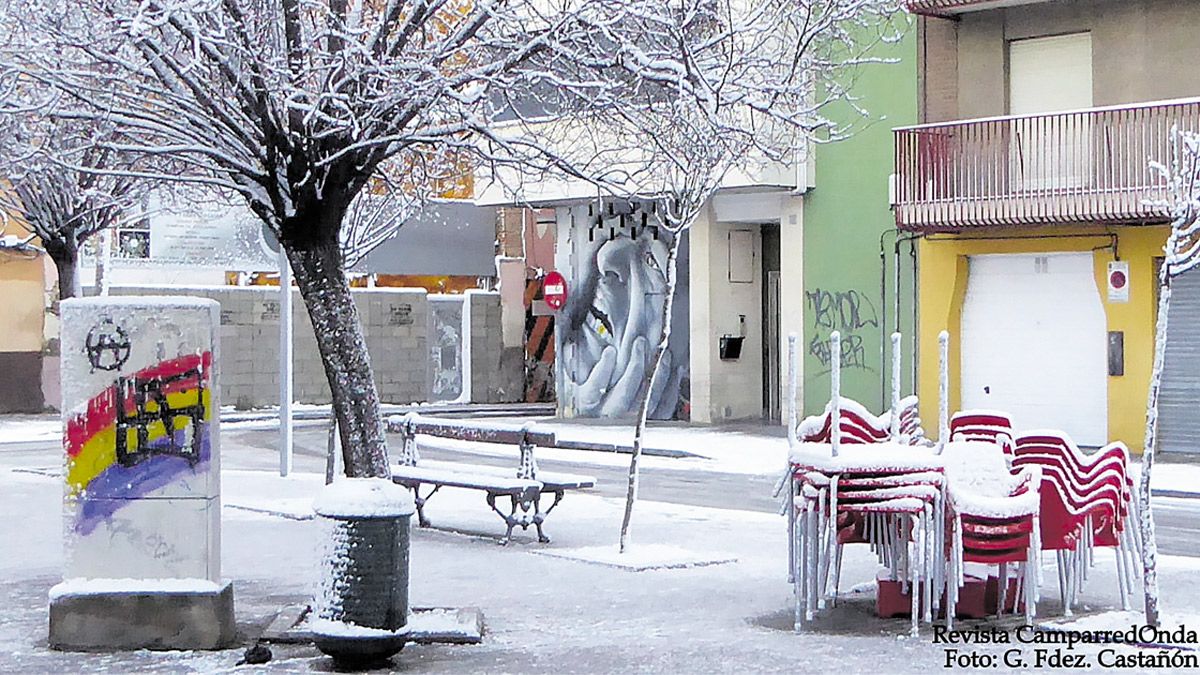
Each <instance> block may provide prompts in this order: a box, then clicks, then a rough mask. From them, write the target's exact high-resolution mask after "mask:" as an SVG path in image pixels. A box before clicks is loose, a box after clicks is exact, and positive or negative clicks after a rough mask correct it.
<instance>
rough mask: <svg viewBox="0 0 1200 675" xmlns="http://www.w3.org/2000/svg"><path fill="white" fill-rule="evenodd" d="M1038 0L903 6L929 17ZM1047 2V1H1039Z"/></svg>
mask: <svg viewBox="0 0 1200 675" xmlns="http://www.w3.org/2000/svg"><path fill="white" fill-rule="evenodd" d="M1037 1H1038V0H907V1H906V2H905V5H906V6H907V7H908V11H910V12H912V13H913V14H926V15H929V16H951V15H954V14H961V13H963V12H970V11H974V10H983V9H993V8H996V7H1008V6H1011V5H1028V4H1031V3H1033V2H1037ZM1041 1H1042V2H1048V1H1049V0H1041Z"/></svg>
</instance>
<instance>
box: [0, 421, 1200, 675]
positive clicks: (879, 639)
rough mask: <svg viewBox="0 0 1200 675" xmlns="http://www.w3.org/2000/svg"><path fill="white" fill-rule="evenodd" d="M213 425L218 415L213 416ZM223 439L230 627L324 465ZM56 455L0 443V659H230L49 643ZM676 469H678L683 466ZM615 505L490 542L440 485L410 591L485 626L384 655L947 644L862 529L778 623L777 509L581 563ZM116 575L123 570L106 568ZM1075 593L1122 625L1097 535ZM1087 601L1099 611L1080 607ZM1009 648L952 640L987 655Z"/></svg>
mask: <svg viewBox="0 0 1200 675" xmlns="http://www.w3.org/2000/svg"><path fill="white" fill-rule="evenodd" d="M18 422H19V423H14V422H13V421H12V420H11V419H8V418H6V419H5V420H4V421H3V422H0V450H3V447H4V446H3V441H7V440H10V437H9V436H6V435H5V433H6V432H8V431H14V432H15V431H16V430H18V429H24V430H25V431H26V432H28V435H29V436H37V435H38V434H39V433H40V434H42V436H43V438H44V437H49V438H50V439H51V440H53V439H56V438H57V434H58V432H57V427H56V426H55V425H51V424H49V423H48V422H47V421H46V420H45V419H43V420H40V421H39V420H37V419H31V418H26V419H22V420H19V421H18ZM38 424H41V425H42V426H41V427H38V426H37V425H38ZM546 424H548V425H553V427H554V429H555V431H556V432H557V433H559V435H560V437H563V438H578V439H587V440H592V441H601V442H616V443H623V442H627V439H628V437H629V434H630V432H629V430H628V429H627V428H624V427H599V428H597V427H592V426H587V427H585V426H582V425H580V424H578V423H559V422H548V423H546ZM39 428H40V431H38V429H39ZM223 430H224V431H229V429H228V428H224V425H223ZM231 437H237V435H236V434H235V435H232V436H231ZM33 440H37V438H34V439H33ZM438 444H441V445H442V446H443V447H450V446H453V447H454V448H455V449H458V450H460V451H465V452H468V453H476V454H487V455H499V456H504V457H509V458H511V459H512V464H511V465H512V466H513V467H515V466H516V457H517V449H516V448H509V447H505V446H495V445H488V444H474V443H459V442H454V441H445V440H441V439H424V438H423V439H422V445H423V446H426V447H433V446H435V445H438ZM649 445H650V446H651V447H658V448H666V449H678V450H684V451H687V452H689V453H692V454H695V455H698V456H699V457H696V458H683V459H669V458H661V457H648V458H646V460H647V466H659V467H664V468H671V469H676V470H688V471H693V472H714V473H713V475H714V476H717V477H718V479H717V480H719V476H720V475H722V474H729V473H734V474H762V475H774V474H776V473H777V472H778V471H779V470H780V468H781V467H782V463H783V458H784V447H785V443H784V441H783V439H781V438H777V437H773V436H770V435H768V434H766V433H753V432H751V431H722V430H717V429H705V428H677V427H656V428H652V429H651V431H650V436H649ZM18 447H19V446H18ZM226 451H227V454H228V456H229V458H230V461H229V462H227V468H225V469H224V470H223V471H222V485H223V495H222V501H223V505H224V519H223V520H224V528H225V529H224V536H223V548H222V550H223V556H222V558H223V565H224V575H225V577H226V578H228V579H231V580H232V581H233V582H234V584H235V596H236V598H237V611H238V620H239V624H240V627H241V630H242V633H243V634H244V635H254V634H256V633H257V632H258V631H260V630H261V629H262V628H263V627H264V626H265V625H266V624H267V623H268V622H269V621H270V620H271V619H272V618H273V617H274V615H275V613H276V612H277V611H279V610H280V609H282V608H283V607H285V606H288V605H294V604H297V603H301V602H305V601H306V599H307V597H308V596H309V594H310V593H311V584H312V582H313V580H315V578H316V572H315V562H316V558H317V555H318V551H320V550H321V544H322V542H323V539H322V537H323V529H322V524H321V522H320V521H319V520H316V519H313V518H312V500H313V497H314V496H315V495H316V494H317V492H318V491H320V489H321V487H322V485H323V484H324V479H323V476H322V475H321V474H318V473H312V472H304V471H299V472H296V473H294V474H293V475H291V476H289V477H287V478H281V477H279V476H278V475H277V474H276V473H275V472H274V471H271V470H265V469H266V467H267V466H270V465H271V464H270V463H269V462H267V463H260V462H259V461H258V460H255V461H249V460H248V459H247V456H246V453H247V452H248V450H247V449H244V448H242V449H239V448H236V447H234V445H233V444H232V442H231V445H230V446H229V447H227V449H226ZM538 456H539V458H542V459H558V460H562V461H566V462H571V463H574V464H575V465H577V467H578V469H577V470H578V471H579V472H580V473H587V472H588V471H587V467H588V466H608V465H612V466H625V465H626V463H627V461H628V457H627V456H626V455H623V454H616V453H602V452H589V451H569V450H555V449H548V448H539V449H538ZM54 459H56V457H55V456H54V455H53V454H47V452H46V451H44V450H38V451H37V452H36V453H31V452H29V451H26V450H22V451H19V452H15V453H7V454H6V453H3V452H0V509H3V511H4V513H6V514H8V515H9V517H7V518H4V519H0V542H2V543H3V545H2V546H0V590H2V592H3V594H4V597H5V598H6V602H4V603H0V672H22V673H25V672H34V673H41V672H104V671H107V672H133V671H138V672H155V671H158V672H226V671H232V670H233V664H234V663H235V662H236V661H237V660H238V658H239V657H240V649H234V650H226V651H222V652H214V653H189V652H169V653H150V652H135V653H129V654H111V655H89V654H63V653H58V652H51V651H49V650H48V649H46V647H45V639H46V632H47V631H46V618H47V597H48V593H49V591H50V589H51V587H52V586H54V585H55V584H56V583H58V582H59V581H61V569H62V551H61V543H60V542H61V519H60V516H59V512H60V499H61V494H62V493H61V486H60V482H59V479H58V478H57V477H56V475H55V474H56V471H57V468H56V466H55V464H56V462H55V461H54ZM268 459H269V458H268ZM309 459H311V458H309ZM43 460H44V461H43ZM35 463H36V464H35ZM312 464H313V463H312V462H310V463H309V465H308V466H310V467H311V466H312ZM47 467H50V468H47ZM31 468H32V469H36V470H34V471H30V470H29V469H31ZM260 469H263V470H260ZM705 478H708V476H705ZM682 480H690V479H689V478H687V476H686V475H684V478H683V479H682ZM741 484H743V485H744V484H745V483H741ZM1196 485H1200V467H1195V466H1192V465H1187V464H1181V463H1174V464H1169V463H1166V462H1163V463H1160V464H1159V466H1158V467H1156V475H1155V487H1156V488H1159V489H1179V490H1183V491H1195V488H1194V487H1193V486H1196ZM1192 501H1193V500H1183V499H1162V500H1159V501H1158V504H1159V506H1160V508H1163V509H1166V510H1168V511H1169V510H1171V509H1174V508H1176V507H1177V506H1178V505H1181V504H1189V505H1190V502H1192ZM729 503H730V504H736V501H733V500H731V501H730V502H729ZM622 508H623V503H622V501H621V500H620V499H617V498H609V497H603V496H599V495H595V494H571V495H568V496H567V498H566V499H565V500H564V501H563V502H562V503H561V504H560V505H559V506H558V507H557V509H556V510H555V511H554V513H553V514H552V515H551V517H550V518H549V519H548V520H547V521H546V532H547V534H549V535H550V536H551V537H552V539H553V542H552V543H550V544H548V545H544V544H538V543H536V537H535V536H534V534H533V532H532V530H530V531H529V532H521V531H520V530H518V531H517V533H516V535H515V540H514V542H513V543H512V544H511V545H510V546H507V547H502V546H499V545H497V540H498V539H499V536H500V535H501V534H503V531H504V527H503V524H502V523H501V521H500V519H499V518H497V517H496V516H495V514H494V513H492V512H491V511H490V510H489V509H488V507H487V505H486V504H485V502H484V498H483V496H482V495H481V494H480V493H478V492H470V491H461V490H452V489H446V490H442V491H441V492H439V493H438V494H436V495H434V496H433V498H432V499H430V501H429V503H428V505H427V515H428V516H429V518H430V519H431V520H432V522H433V524H434V526H435V528H442V529H432V530H427V529H417V530H415V531H414V537H413V548H412V582H411V596H412V598H411V602H412V605H413V606H418V607H478V608H480V609H481V610H482V612H483V614H484V616H485V621H486V633H485V637H484V641H483V643H482V644H480V645H475V646H449V645H430V646H410V647H407V648H406V649H405V651H404V652H403V653H402V654H401V655H400V656H399V657H398V659H397V662H396V663H397V664H398V667H399V668H401V669H404V670H408V671H412V672H426V671H428V672H522V673H524V672H548V671H553V672H586V673H591V672H625V671H654V672H672V673H675V672H687V673H694V672H771V671H788V670H797V669H800V668H803V669H804V670H806V671H817V672H823V671H835V670H836V671H841V672H847V671H848V672H859V671H866V670H878V669H879V664H888V666H887V670H888V672H920V671H928V670H929V669H931V668H942V667H943V665H944V663H945V659H946V658H947V657H946V651H945V650H946V649H947V648H950V647H948V646H947V645H945V644H935V643H934V642H933V638H932V635H933V633H932V631H931V630H930V629H929V628H928V627H924V628H923V631H922V634H921V636H920V637H919V638H917V639H911V638H908V637H906V636H905V634H906V631H907V621H906V620H903V619H897V620H880V619H877V618H875V617H874V616H873V613H872V610H873V604H872V592H873V591H872V589H873V585H872V583H871V580H872V579H873V578H874V574H875V570H876V564H875V561H874V560H873V559H872V557H871V556H870V555H869V553H868V552H867V551H866V550H865V549H864V547H861V546H851V547H848V549H847V553H846V561H845V568H844V572H843V575H842V579H843V582H842V588H843V590H844V592H845V595H846V598H847V599H846V601H845V602H842V603H839V606H838V607H837V608H836V609H830V610H826V611H824V612H823V613H822V615H821V617H820V618H819V619H818V621H817V622H815V623H814V624H812V625H811V626H810V627H809V628H808V629H807V630H806V632H804V633H803V634H799V635H797V634H795V633H793V631H792V606H791V598H792V594H791V586H790V585H789V584H788V583H787V580H786V574H785V572H786V570H785V568H786V559H787V547H786V538H785V534H784V519H783V518H782V517H781V516H777V515H774V514H771V513H764V512H761V511H750V510H739V509H736V508H705V507H697V506H684V505H680V504H672V503H664V502H654V501H645V500H643V501H640V502H639V503H638V505H637V507H636V509H635V513H634V528H633V540H634V548H633V555H632V558H633V559H634V561H635V562H637V563H638V565H634V567H647V566H654V565H653V563H656V562H658V563H665V564H674V565H675V566H676V568H669V569H649V570H645V571H631V570H628V569H621V568H620V567H615V566H612V565H609V564H596V563H597V562H600V563H605V562H612V561H611V560H609V557H610V556H609V553H610V552H611V551H612V550H613V548H614V547H615V545H616V542H617V538H618V531H619V524H620V519H621V512H622ZM555 553H560V554H562V555H558V556H556V555H553V554H555ZM543 554H550V555H543ZM729 560H732V562H722V563H721V564H711V565H707V566H690V567H689V566H688V563H689V562H690V563H692V564H693V565H694V564H695V563H703V562H716V561H729ZM1160 562H1161V568H1160V584H1161V587H1162V588H1163V595H1164V599H1163V604H1164V608H1165V615H1166V616H1167V617H1168V618H1169V619H1174V618H1177V617H1179V616H1180V615H1179V612H1181V611H1182V612H1186V611H1189V610H1190V609H1191V608H1193V607H1197V606H1200V576H1198V575H1197V574H1196V572H1197V570H1198V569H1200V559H1196V558H1182V557H1171V556H1162V557H1161V558H1160ZM1045 563H1046V565H1045V568H1044V578H1045V582H1044V585H1043V587H1042V595H1043V597H1042V601H1041V604H1040V605H1039V610H1040V611H1039V615H1040V616H1041V617H1045V618H1046V619H1056V618H1058V616H1059V608H1058V602H1057V596H1058V591H1057V587H1056V585H1055V579H1056V578H1057V576H1056V572H1055V570H1054V567H1053V556H1046V558H1045ZM114 576H120V572H119V570H118V571H114ZM850 589H852V590H850ZM1083 601H1084V608H1083V614H1082V615H1081V616H1082V617H1083V619H1077V621H1079V620H1085V621H1090V622H1094V623H1096V624H1097V625H1100V626H1104V627H1108V626H1109V625H1112V626H1114V627H1117V628H1119V627H1122V625H1123V624H1127V623H1128V621H1129V620H1130V615H1127V614H1121V613H1120V611H1119V598H1118V594H1117V589H1116V586H1115V563H1114V559H1113V558H1112V556H1111V555H1110V554H1109V553H1108V552H1107V551H1105V550H1100V551H1098V552H1097V566H1096V568H1095V569H1094V570H1093V572H1092V574H1091V577H1090V579H1089V581H1088V583H1087V585H1086V587H1085V590H1084V594H1083ZM1099 610H1116V611H1104V612H1103V613H1100V614H1096V612H1097V611H1099ZM1135 618H1136V617H1135ZM1188 623H1189V624H1190V623H1191V622H1190V621H1188ZM964 625H965V626H966V627H967V628H970V627H971V626H973V625H977V624H974V623H972V622H964ZM1000 625H1003V626H1009V627H1011V624H1000ZM1090 625H1091V624H1088V623H1081V624H1079V625H1078V626H1059V627H1058V628H1066V629H1071V628H1077V627H1086V626H1090ZM244 646H245V645H242V647H243V648H244ZM958 647H959V648H961V645H959V646H958ZM1006 648H1009V647H1008V646H1007V645H986V646H982V647H978V648H977V647H975V646H971V647H968V648H967V649H969V650H975V651H978V652H979V653H981V654H985V655H986V654H992V655H1001V654H1003V651H1004V649H1006ZM1021 648H1022V649H1025V650H1026V651H1028V652H1029V654H1028V657H1029V659H1030V664H1027V665H1029V666H1030V667H1032V665H1031V664H1032V659H1033V652H1032V651H1031V650H1032V649H1033V647H1032V646H1025V647H1021ZM274 650H275V660H273V661H272V662H271V663H270V664H269V665H268V666H267V667H266V668H265V669H266V670H272V671H274V670H278V671H289V672H311V671H312V670H326V669H328V668H329V667H330V665H329V662H328V661H327V660H326V659H325V658H324V657H322V656H320V655H319V654H318V653H317V652H316V651H315V649H313V648H312V647H311V646H304V645H294V646H275V647H274ZM1089 650H1090V651H1089ZM1076 652H1079V653H1088V654H1092V655H1094V654H1095V652H1096V648H1095V647H1087V648H1081V647H1078V646H1077V647H1076V651H1075V652H1072V653H1076ZM242 670H243V669H241V668H239V669H238V672H241V671H242Z"/></svg>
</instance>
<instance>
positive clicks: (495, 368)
mask: <svg viewBox="0 0 1200 675" xmlns="http://www.w3.org/2000/svg"><path fill="white" fill-rule="evenodd" d="M466 302H467V303H469V304H468V305H467V307H466V310H467V311H466V312H465V313H464V314H465V316H466V317H469V318H464V321H463V323H464V324H467V325H468V326H469V330H468V331H467V333H468V338H467V340H469V341H470V354H471V358H470V366H469V367H468V372H469V377H470V380H471V401H473V402H476V403H504V402H511V401H520V400H521V399H522V397H523V394H524V388H525V350H524V349H523V348H522V347H505V346H504V331H503V330H502V329H501V326H502V325H503V319H502V317H501V309H500V294H499V293H497V292H491V291H486V292H485V291H467V293H466Z"/></svg>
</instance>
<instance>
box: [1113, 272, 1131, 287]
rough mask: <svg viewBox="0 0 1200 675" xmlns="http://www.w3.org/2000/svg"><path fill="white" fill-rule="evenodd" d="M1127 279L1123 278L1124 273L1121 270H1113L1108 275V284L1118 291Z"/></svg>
mask: <svg viewBox="0 0 1200 675" xmlns="http://www.w3.org/2000/svg"><path fill="white" fill-rule="evenodd" d="M1128 281H1129V280H1128V279H1126V278H1125V273H1124V272H1122V271H1121V270H1113V272H1112V274H1109V275H1108V283H1109V285H1110V286H1112V287H1113V288H1114V289H1116V290H1118V291H1119V290H1121V289H1122V288H1125V284H1126V282H1128Z"/></svg>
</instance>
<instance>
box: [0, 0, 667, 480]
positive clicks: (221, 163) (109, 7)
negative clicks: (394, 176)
mask: <svg viewBox="0 0 1200 675" xmlns="http://www.w3.org/2000/svg"><path fill="white" fill-rule="evenodd" d="M3 2H4V7H3V9H4V11H5V12H6V13H8V14H9V15H10V16H19V17H21V25H20V27H19V29H18V30H16V31H14V35H13V36H12V39H11V40H8V41H7V42H5V43H4V44H3V45H0V69H3V70H4V71H5V72H7V73H9V75H10V76H11V77H13V78H16V79H17V80H19V81H21V82H23V83H30V85H31V86H34V87H37V88H38V89H40V90H43V91H45V92H48V93H49V94H51V95H52V98H53V105H52V106H51V107H49V108H48V109H47V114H48V115H51V116H52V117H53V118H54V119H55V120H57V121H59V122H66V123H77V124H82V125H87V124H96V123H103V124H105V125H107V126H108V127H109V128H111V129H113V130H114V132H115V135H114V136H112V137H107V138H105V139H103V140H101V141H99V142H98V143H97V147H98V148H100V149H102V150H107V151H111V152H118V153H121V154H123V155H126V156H130V157H133V158H139V159H140V158H146V159H148V160H153V161H152V162H147V163H143V164H135V165H134V166H136V167H137V168H128V169H121V170H113V169H110V170H106V172H108V173H111V174H112V175H122V176H127V177H134V178H150V179H159V180H164V181H171V182H173V181H189V182H193V183H201V184H206V185H210V186H214V187H218V188H223V189H226V190H230V191H233V192H236V193H238V194H240V195H241V196H242V197H243V198H244V199H245V200H246V203H247V205H248V206H249V208H250V209H251V210H252V211H253V212H254V213H255V214H256V215H257V216H258V217H259V218H260V219H261V220H262V221H263V222H264V223H266V225H267V226H268V227H269V228H270V229H271V230H272V231H273V232H274V233H275V234H276V235H277V237H278V238H279V240H280V242H281V243H282V245H283V248H284V250H285V252H286V254H287V256H288V258H289V260H290V261H291V265H292V268H293V270H294V272H295V277H296V280H297V282H298V285H299V288H300V291H301V294H302V295H303V297H304V299H305V303H306V305H307V308H308V311H309V315H310V317H311V318H312V321H313V325H314V326H315V327H316V329H317V330H316V333H317V336H318V343H319V344H318V346H319V348H320V352H321V356H322V359H323V361H324V364H325V370H326V375H327V378H328V379H329V382H330V387H331V390H332V392H333V401H334V409H335V412H336V415H337V417H338V421H339V428H340V430H341V434H342V441H343V443H342V445H343V448H344V449H345V455H346V467H347V473H349V474H350V475H354V476H386V475H387V474H388V468H387V446H386V440H385V438H384V433H383V426H382V424H381V422H380V419H379V399H378V395H377V392H376V390H375V386H374V383H373V380H372V377H371V367H370V359H369V356H368V354H367V351H366V347H365V343H364V341H363V336H362V330H361V327H360V325H359V321H358V316H357V314H356V309H355V306H354V303H353V302H351V300H350V296H349V291H348V289H347V286H346V283H345V260H344V259H343V256H342V253H341V248H340V245H341V237H340V234H341V230H342V224H343V222H344V221H345V218H346V215H347V211H348V210H349V209H350V208H351V204H352V203H353V202H354V200H355V199H356V198H357V197H358V196H359V195H360V194H362V192H363V191H364V189H365V188H366V187H367V186H368V185H369V183H370V181H371V180H372V178H373V177H374V176H376V175H378V174H379V173H380V167H383V166H385V165H393V166H401V167H403V166H411V165H414V164H416V163H418V162H419V156H420V154H421V153H423V152H426V151H428V149H430V148H436V147H438V146H449V147H458V148H460V149H462V150H463V151H471V152H475V153H477V155H482V156H483V157H484V158H485V160H486V161H490V162H502V161H522V162H532V163H540V164H541V165H542V166H544V167H560V168H562V169H563V170H570V169H569V168H567V166H566V162H565V161H563V159H562V158H561V157H557V156H556V155H555V153H552V152H543V151H542V150H541V149H540V148H539V147H538V145H537V144H531V143H528V142H514V143H501V144H491V145H487V144H484V145H480V144H478V143H477V140H478V138H479V137H480V136H484V137H486V136H487V135H488V134H489V133H490V128H491V125H492V123H493V122H494V121H495V120H496V119H497V118H498V117H500V116H501V115H502V114H505V113H506V111H507V110H508V109H509V108H510V105H509V104H510V103H512V102H519V103H520V104H521V105H526V106H530V107H531V108H532V109H541V110H546V109H551V108H553V107H554V106H556V105H560V104H561V102H563V101H567V102H571V103H572V104H578V103H579V102H580V101H586V100H589V99H591V98H602V97H595V96H592V95H591V94H589V93H588V92H592V91H594V90H595V89H597V87H599V86H604V83H603V82H602V81H601V80H598V79H597V78H594V77H592V76H590V75H589V76H588V77H579V76H578V75H579V74H580V73H582V72H585V71H586V69H584V70H575V71H569V70H568V69H566V68H562V67H561V66H563V65H564V64H568V63H569V64H572V65H573V66H578V65H580V64H584V63H585V61H584V59H586V58H599V61H597V62H595V63H592V64H589V65H591V66H595V67H600V66H604V65H607V64H609V63H611V62H612V57H608V58H601V57H602V55H603V54H604V53H605V49H607V47H604V46H598V45H597V42H598V40H599V39H600V38H601V36H603V35H604V34H605V27H606V26H608V25H610V24H612V23H613V22H617V21H619V20H620V17H621V16H622V15H623V14H624V13H626V12H628V11H630V10H631V9H636V8H638V7H641V6H642V5H643V4H645V5H647V6H649V5H653V4H656V3H643V2H634V1H632V0H626V1H618V0H588V1H586V2H585V1H583V0H560V1H556V2H544V1H542V0H508V1H506V2H478V1H469V0H333V1H320V2H318V1H317V0H211V1H196V0H3ZM539 92H546V93H547V94H546V96H544V97H543V96H542V95H541V94H539ZM166 167H169V168H166ZM575 173H580V172H578V171H576V172H575ZM373 238H374V237H373V236H371V235H368V236H367V238H366V239H367V241H370V240H372V239H373Z"/></svg>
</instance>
